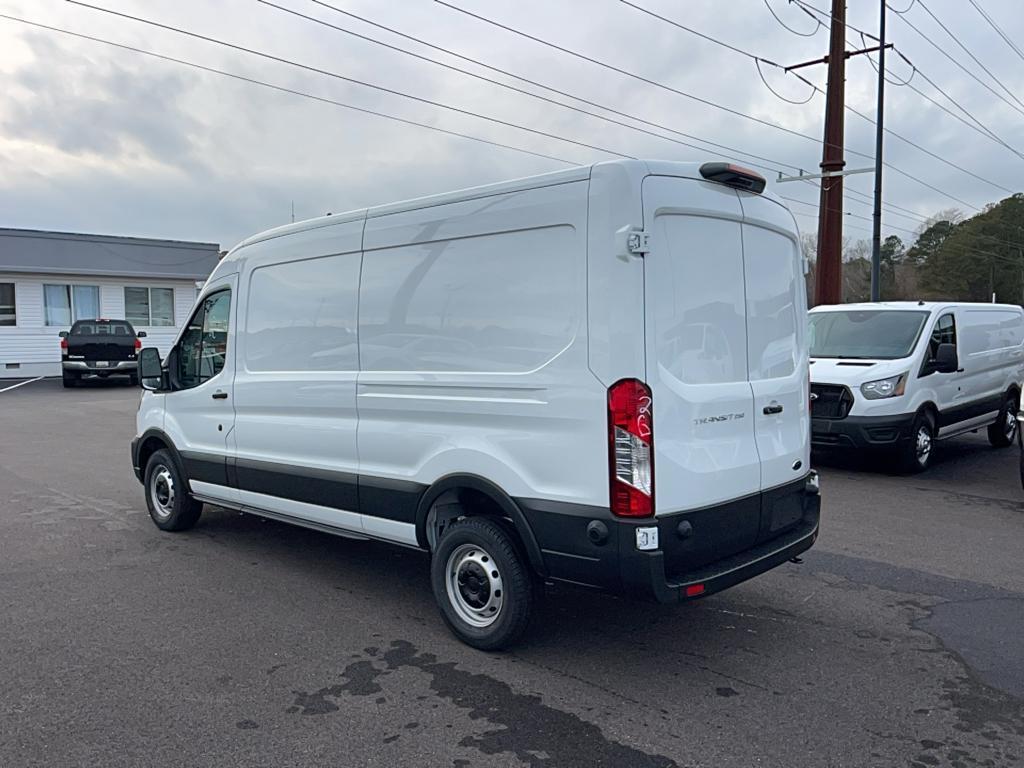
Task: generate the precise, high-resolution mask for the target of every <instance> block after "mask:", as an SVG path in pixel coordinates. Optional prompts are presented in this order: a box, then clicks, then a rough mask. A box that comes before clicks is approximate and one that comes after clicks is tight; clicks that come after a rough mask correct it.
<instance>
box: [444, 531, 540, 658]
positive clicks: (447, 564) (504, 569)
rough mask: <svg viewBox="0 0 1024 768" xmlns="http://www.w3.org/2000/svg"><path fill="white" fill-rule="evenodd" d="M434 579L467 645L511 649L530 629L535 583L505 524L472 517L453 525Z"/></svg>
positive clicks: (451, 624) (447, 612) (449, 620)
mask: <svg viewBox="0 0 1024 768" xmlns="http://www.w3.org/2000/svg"><path fill="white" fill-rule="evenodd" d="M430 576H431V584H432V586H433V589H434V598H435V599H436V600H437V604H438V607H439V608H440V609H441V616H442V617H443V618H444V620H445V623H446V624H448V627H449V628H450V629H451V630H452V632H454V633H455V635H456V636H457V637H458V638H459V639H460V640H462V642H464V643H466V644H467V645H471V646H473V647H474V648H479V649H481V650H484V651H493V650H498V649H500V648H507V647H508V646H510V645H512V644H514V643H515V642H516V641H517V640H518V639H519V638H520V637H521V636H522V634H523V632H524V631H525V630H526V626H527V624H528V623H529V620H530V611H531V609H532V606H533V597H534V596H533V580H532V579H531V578H530V573H529V571H528V569H527V567H526V565H525V563H524V561H523V558H522V557H521V556H520V554H519V551H518V549H517V547H516V544H515V541H514V540H513V538H512V536H511V535H510V534H509V533H508V532H507V531H506V529H505V528H504V527H503V526H502V525H501V524H500V523H498V522H496V521H494V520H491V519H489V518H486V517H468V518H464V519H462V520H460V521H458V522H456V523H454V524H452V525H450V526H449V527H448V529H447V530H446V531H445V532H444V535H443V536H442V537H441V541H440V542H438V545H437V549H436V550H435V551H434V556H433V558H432V560H431V563H430Z"/></svg>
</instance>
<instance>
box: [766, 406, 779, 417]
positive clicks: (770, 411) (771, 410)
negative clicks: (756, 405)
mask: <svg viewBox="0 0 1024 768" xmlns="http://www.w3.org/2000/svg"><path fill="white" fill-rule="evenodd" d="M777 413H782V406H781V405H779V404H778V403H772V404H771V405H766V406H765V407H764V415H765V416H774V415H775V414H777Z"/></svg>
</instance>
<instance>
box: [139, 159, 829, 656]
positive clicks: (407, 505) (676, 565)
mask: <svg viewBox="0 0 1024 768" xmlns="http://www.w3.org/2000/svg"><path fill="white" fill-rule="evenodd" d="M763 188H764V180H763V179H762V178H760V177H759V176H757V175H756V174H753V173H751V172H749V171H745V170H743V169H738V168H735V167H732V166H726V165H725V164H722V163H707V164H705V165H703V166H697V165H692V164H683V163H668V162H642V161H618V162H610V163H601V164H597V165H594V166H592V167H584V168H577V169H572V170H568V171H564V172H559V173H553V174H547V175H543V176H538V177H534V178H529V179H523V180H519V181H513V182H507V183H504V184H496V185H492V186H487V187H480V188H476V189H470V190H464V191H461V192H454V193H451V194H447V195H439V196H436V197H428V198H422V199H419V200H412V201H409V202H404V203H397V204H394V205H385V206H380V207H377V208H370V209H365V210H360V211H356V212H353V213H350V214H344V215H336V216H331V217H330V218H322V219H316V220H313V221H309V222H304V223H300V224H294V225H290V226H286V227H283V228H280V229H277V230H272V231H270V232H267V233H264V234H262V235H257V236H255V237H253V238H250V239H249V240H247V241H245V242H244V243H242V244H241V245H240V246H238V247H237V248H235V249H234V250H233V251H231V252H230V253H229V254H228V255H227V256H226V257H225V258H224V259H223V260H222V261H221V262H220V264H219V265H218V266H217V268H216V270H215V271H214V273H213V274H212V275H211V276H210V279H209V280H208V281H207V283H206V285H205V287H204V289H203V294H202V296H201V298H200V301H199V303H198V307H197V309H196V311H195V315H194V316H193V317H192V319H191V320H190V321H189V323H188V324H187V326H186V328H185V329H184V331H183V332H182V334H181V335H180V337H179V338H178V340H177V342H176V343H175V345H174V347H173V348H172V350H171V352H170V353H169V355H168V358H167V361H166V364H164V365H163V366H162V367H161V362H160V359H159V355H158V354H157V352H156V350H155V349H145V350H143V355H142V359H141V361H140V366H141V370H140V374H141V375H142V377H143V379H142V381H143V386H144V387H146V388H147V389H150V390H152V391H148V392H146V393H145V394H144V395H143V398H142V402H141V404H140V408H139V415H138V425H137V427H138V431H137V437H136V438H135V440H134V442H133V446H132V456H133V460H134V467H135V472H136V475H137V476H138V478H139V480H140V481H142V482H143V484H144V487H145V493H146V500H147V504H148V506H149V511H150V515H151V517H152V519H153V521H154V522H155V523H156V525H157V526H159V527H160V528H162V529H164V530H182V529H185V528H188V527H190V526H192V525H193V524H194V523H195V522H196V520H197V518H198V517H199V514H200V510H201V508H202V504H203V502H210V503H213V504H217V505H220V506H226V507H229V508H233V509H240V510H242V511H244V512H252V513H254V514H257V515H261V516H264V517H269V518H274V519H279V520H283V521H286V522H290V523H297V524H299V525H304V526H308V527H311V528H315V529H317V530H322V531H327V532H330V533H335V534H339V535H342V536H349V537H355V538H374V539H381V540H384V541H388V542H393V543H396V544H402V545H405V546H409V547H415V548H418V549H422V550H427V551H429V552H431V553H432V564H431V577H432V583H433V589H434V595H435V597H436V599H437V602H438V605H439V607H440V609H441V613H442V616H443V617H444V619H445V621H446V622H447V623H448V625H449V626H450V627H451V629H452V630H453V631H454V632H455V634H456V635H457V636H458V637H460V638H461V639H462V640H464V641H465V642H467V643H469V644H471V645H473V646H476V647H478V648H484V649H491V648H499V647H503V646H507V645H510V644H511V643H513V642H514V641H515V640H516V638H517V637H518V636H519V635H520V634H521V633H522V631H523V630H524V628H525V626H526V622H527V620H528V618H529V615H530V610H531V605H532V601H533V596H534V590H535V586H536V582H537V581H539V580H548V579H550V580H559V581H565V582H572V583H574V584H582V585H586V586H591V587H597V588H600V589H605V590H609V591H612V592H617V593H622V594H626V595H631V596H635V597H646V598H651V599H655V600H659V601H663V602H669V601H678V600H689V599H693V598H697V597H701V596H703V595H708V594H711V593H713V592H716V591H718V590H721V589H724V588H726V587H729V586H732V585H733V584H736V583H738V582H740V581H743V580H745V579H748V578H750V577H752V576H755V575H757V574H760V573H762V572H764V571H766V570H768V569H770V568H773V567H775V566H777V565H780V564H781V563H784V562H786V561H787V560H789V559H791V558H793V557H795V556H796V555H798V554H799V553H800V552H803V551H804V550H806V549H808V548H809V547H810V546H811V545H812V544H813V543H814V540H815V538H816V536H817V532H818V517H819V508H820V502H819V499H818V485H817V475H816V474H815V473H813V472H811V470H810V466H809V465H810V439H809V435H810V429H809V427H810V424H809V412H808V389H807V387H808V371H807V342H806V322H805V318H806V300H805V286H804V271H805V269H804V268H805V265H804V261H803V258H802V256H801V251H800V247H799V240H798V236H797V229H796V226H795V222H794V220H793V216H792V215H791V214H790V212H789V211H788V210H787V209H786V208H785V207H784V206H783V205H782V204H781V203H780V202H779V201H778V200H777V199H775V198H774V197H772V196H769V195H763V194H761V191H762V190H763ZM357 427H358V428H357ZM396 586H397V585H396Z"/></svg>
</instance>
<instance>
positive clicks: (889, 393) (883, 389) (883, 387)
mask: <svg viewBox="0 0 1024 768" xmlns="http://www.w3.org/2000/svg"><path fill="white" fill-rule="evenodd" d="M906 386H907V374H906V373H901V374H899V375H897V376H890V377H889V378H887V379H878V380H877V381H869V382H866V383H864V384H861V385H860V393H861V394H862V395H864V397H866V398H867V399H868V400H881V399H882V398H884V397H899V396H900V395H902V394H903V390H904V388H905V387H906Z"/></svg>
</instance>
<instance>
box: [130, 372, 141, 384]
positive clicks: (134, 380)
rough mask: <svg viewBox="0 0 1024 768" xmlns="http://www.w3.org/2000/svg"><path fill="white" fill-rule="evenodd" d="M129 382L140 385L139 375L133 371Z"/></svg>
mask: <svg viewBox="0 0 1024 768" xmlns="http://www.w3.org/2000/svg"><path fill="white" fill-rule="evenodd" d="M128 383H129V384H131V385H132V386H133V387H137V386H139V377H138V376H136V375H135V374H134V373H133V374H132V375H131V376H129V377H128Z"/></svg>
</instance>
